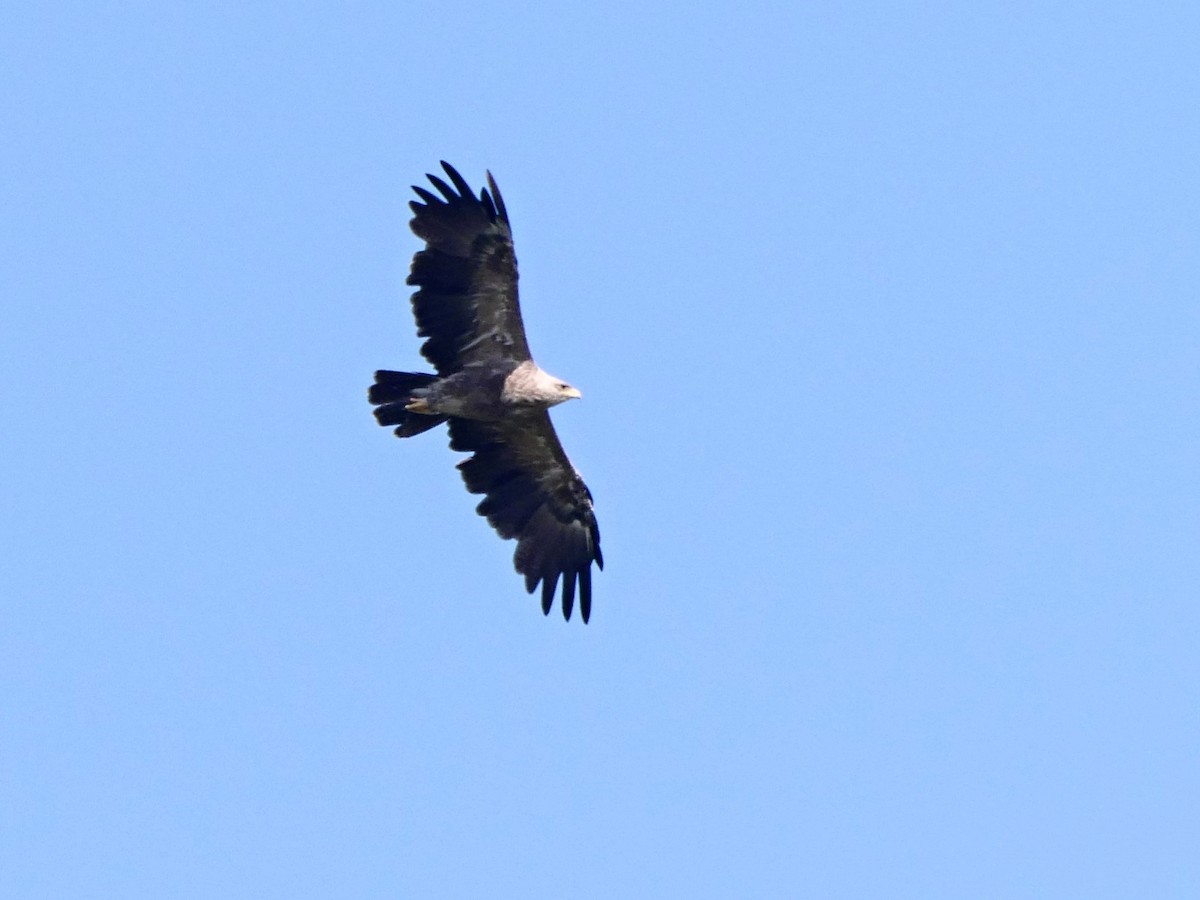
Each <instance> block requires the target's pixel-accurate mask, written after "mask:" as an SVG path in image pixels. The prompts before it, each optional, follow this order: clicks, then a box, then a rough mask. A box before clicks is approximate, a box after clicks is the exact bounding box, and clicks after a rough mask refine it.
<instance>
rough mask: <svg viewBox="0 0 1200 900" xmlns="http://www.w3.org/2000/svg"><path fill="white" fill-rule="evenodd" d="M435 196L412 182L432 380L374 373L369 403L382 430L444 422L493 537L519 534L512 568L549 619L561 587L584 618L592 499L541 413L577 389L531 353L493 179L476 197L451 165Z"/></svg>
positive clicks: (421, 324)
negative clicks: (536, 592) (539, 600)
mask: <svg viewBox="0 0 1200 900" xmlns="http://www.w3.org/2000/svg"><path fill="white" fill-rule="evenodd" d="M442 168H443V169H445V171H446V175H447V176H448V177H449V179H450V184H447V183H446V182H445V181H443V180H442V179H441V178H439V177H438V176H436V175H429V176H428V178H429V181H430V182H431V183H432V184H433V186H434V187H435V188H436V189H437V191H438V194H441V196H440V197H439V196H438V195H437V194H434V193H433V192H432V191H428V190H426V189H425V188H422V187H417V186H415V185H414V186H413V190H414V191H416V194H417V196H418V197H420V202H418V201H416V200H414V201H412V202H410V203H409V206H410V207H411V208H412V211H413V218H412V220H411V222H410V223H409V224H410V226H411V227H412V230H413V233H414V234H416V236H417V237H419V238H420V239H421V240H423V241H424V242H425V249H423V250H419V251H417V253H416V254H415V255H414V256H413V261H412V271H411V272H410V273H409V276H408V283H409V284H411V285H413V286H415V287H416V288H417V290H416V292H415V293H413V295H412V308H413V315H414V317H415V318H416V320H417V335H418V336H420V337H423V338H425V339H426V340H425V343H424V344H422V345H421V355H422V356H424V357H425V359H427V360H428V361H429V362H430V363H431V364H432V365H433V367H434V369H436V370H437V374H436V375H427V374H421V373H416V372H392V371H388V370H381V371H378V372H376V373H375V383H374V384H373V385H371V388H370V391H369V393H368V399H369V400H370V401H371V403H372V404H374V406H375V418H376V419H378V420H379V424H380V425H386V426H394V427H395V432H396V435H397V437H402V438H407V437H412V436H413V435H416V434H420V433H421V432H423V431H428V430H429V429H431V428H434V427H436V426H438V425H440V424H441V423H443V422H446V423H447V424H448V427H449V430H450V447H451V449H453V450H459V451H463V452H466V453H471V454H472V455H471V456H470V457H469V458H468V459H465V460H463V461H462V462H460V463H459V464H458V469H459V471H460V472H461V473H462V477H463V481H465V482H466V485H467V490H468V491H470V492H471V493H472V494H484V495H486V496H485V497H484V499H483V501H482V502H481V503H480V504H479V506H478V507H476V512H478V513H479V515H481V516H484V517H485V518H486V519H487V520H488V522H489V523H490V524H491V526H492V527H493V528H494V529H496V532H497V533H498V534H499V535H500V536H501V537H502V538H505V539H509V538H515V539H516V541H517V549H516V552H515V554H514V555H513V565H514V566H515V567H516V570H517V572H519V573H520V574H521V575H524V576H525V587H526V589H527V590H528V591H529V593H531V594H532V593H533V592H534V590H536V588H537V586H538V584H539V583H540V584H541V586H542V612H544V613H546V614H549V612H550V607H551V606H553V605H554V593H555V590H556V588H557V586H558V583H559V580H560V579H561V580H562V611H563V617H564V618H566V619H568V620H569V619H570V618H571V611H572V609H573V608H574V606H575V597H576V586H578V596H579V612H580V613H581V615H582V616H583V621H584V622H587V620H588V618H589V617H590V616H591V614H592V563H593V562H594V563H596V565H597V566H598V567H599V568H601V569H602V568H604V558H603V557H602V556H601V554H600V528H599V526H598V525H597V524H596V515H595V513H594V512H593V510H592V494H591V492H590V491H589V490H588V488H587V485H586V484H584V483H583V478H582V477H580V475H579V472H578V471H576V469H575V467H574V466H573V465H571V461H570V460H569V459H567V454H566V453H565V452H563V448H562V444H561V443H559V440H558V435H557V434H555V432H554V425H553V424H551V422H550V415H549V413H548V410H549V408H550V407H551V406H556V405H558V404H559V403H562V402H563V401H565V400H570V399H572V398H573V397H579V396H580V394H579V391H577V390H576V389H575V388H573V387H571V385H569V384H567V383H566V382H565V381H562V380H561V379H559V378H556V377H554V376H553V375H551V374H550V373H548V372H545V371H543V370H542V369H540V368H539V367H538V365H537V363H535V362H534V361H533V357H532V355H531V354H530V352H529V344H528V343H527V342H526V340H525V326H524V325H523V324H522V322H521V308H520V305H519V304H518V302H517V259H516V256H515V255H514V253H513V240H512V230H511V227H510V225H509V221H508V211H507V210H506V209H505V208H504V200H503V198H502V197H501V196H500V190H499V188H497V187H496V182H495V181H494V180H493V179H492V175H491V173H490V172H489V173H488V176H487V181H488V187H487V188H484V189H482V190H481V191H480V192H479V196H475V193H474V192H473V191H472V190H471V188H470V187H469V186H468V185H467V182H466V181H465V180H464V179H463V177H462V176H461V175H460V174H459V173H458V172H457V171H456V170H455V169H454V167H453V166H451V165H450V164H449V163H446V162H443V163H442Z"/></svg>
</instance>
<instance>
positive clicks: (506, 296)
mask: <svg viewBox="0 0 1200 900" xmlns="http://www.w3.org/2000/svg"><path fill="white" fill-rule="evenodd" d="M442 168H443V169H445V170H446V174H447V175H448V176H449V177H450V181H451V182H452V185H450V184H447V183H446V182H445V181H443V180H442V179H441V178H438V177H437V176H436V175H430V176H428V178H429V180H430V182H432V184H433V186H434V187H435V188H437V190H438V192H439V193H441V195H442V196H441V197H438V196H437V195H436V194H434V193H432V192H430V191H427V190H425V188H422V187H417V186H416V185H414V186H413V190H414V191H416V192H417V195H418V196H419V197H420V198H421V200H422V201H424V202H417V201H416V200H413V201H412V202H411V203H409V206H410V207H411V208H412V211H413V214H414V215H413V218H412V221H411V222H410V223H409V224H410V225H411V227H412V230H413V233H414V234H416V235H417V237H419V238H421V239H422V240H423V241H425V249H424V250H421V251H418V252H417V253H416V255H414V256H413V261H412V271H411V272H410V273H409V276H408V283H409V284H411V285H415V286H416V287H417V288H418V290H417V291H416V292H415V293H414V294H413V296H412V306H413V314H414V315H415V316H416V319H417V334H418V335H420V336H421V337H424V338H428V340H426V341H425V343H424V344H423V345H422V346H421V353H422V355H423V356H424V357H425V358H426V359H427V360H429V361H430V362H431V363H433V365H434V367H435V368H436V369H437V371H438V374H439V375H449V374H451V373H453V372H457V371H458V370H459V369H461V368H463V366H466V365H469V364H472V363H488V364H494V363H498V362H504V363H508V362H512V363H521V362H524V361H525V360H527V359H529V358H530V354H529V345H528V344H527V343H526V342H525V326H524V325H523V324H522V323H521V308H520V306H519V305H518V303H517V258H516V256H515V254H514V253H513V243H512V231H511V230H510V228H509V224H508V211H507V210H505V208H504V199H503V198H502V197H501V196H500V191H499V189H498V188H497V187H496V182H495V181H494V180H493V179H492V175H491V173H490V172H489V173H488V188H484V189H483V190H481V191H480V192H479V196H478V197H476V196H475V195H474V194H473V193H472V191H471V188H470V187H469V186H468V185H467V182H466V181H465V180H464V179H463V177H462V176H461V175H459V174H458V172H457V171H456V170H455V169H454V167H453V166H451V165H450V164H449V163H447V162H443V163H442ZM489 188H490V191H489Z"/></svg>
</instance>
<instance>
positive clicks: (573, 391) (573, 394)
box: [563, 387, 583, 400]
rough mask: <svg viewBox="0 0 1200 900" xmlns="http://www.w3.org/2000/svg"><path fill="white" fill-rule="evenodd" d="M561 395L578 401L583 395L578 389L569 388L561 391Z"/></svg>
mask: <svg viewBox="0 0 1200 900" xmlns="http://www.w3.org/2000/svg"><path fill="white" fill-rule="evenodd" d="M563 393H564V394H566V395H567V396H568V397H571V398H572V399H574V400H580V399H582V398H583V394H581V393H579V388H573V387H569V388H567V389H566V390H565V391H563Z"/></svg>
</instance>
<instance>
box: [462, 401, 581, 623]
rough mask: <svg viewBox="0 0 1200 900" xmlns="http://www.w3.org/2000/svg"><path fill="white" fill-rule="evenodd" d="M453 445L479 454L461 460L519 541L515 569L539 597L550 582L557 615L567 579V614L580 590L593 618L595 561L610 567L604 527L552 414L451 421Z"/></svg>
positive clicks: (547, 595)
mask: <svg viewBox="0 0 1200 900" xmlns="http://www.w3.org/2000/svg"><path fill="white" fill-rule="evenodd" d="M450 446H451V448H453V449H454V450H465V451H471V452H473V453H474V455H473V456H472V457H471V458H470V459H466V460H463V461H462V462H461V463H459V465H458V468H459V470H460V471H461V472H462V477H463V481H465V482H466V483H467V490H468V491H470V492H471V493H473V494H487V497H486V498H485V499H484V500H483V502H482V503H480V504H479V506H478V507H477V508H476V512H478V513H479V514H480V515H481V516H485V517H486V518H487V520H488V522H489V523H490V524H491V526H492V527H493V528H495V529H496V531H497V533H499V535H500V536H501V537H502V538H506V539H507V538H516V540H517V550H516V553H515V554H514V555H513V565H514V566H516V569H517V571H518V572H520V573H521V574H522V575H524V576H525V588H526V590H528V591H529V593H531V594H532V593H533V592H534V589H535V588H537V586H538V582H541V585H542V612H544V613H547V614H549V612H550V607H551V606H553V605H554V592H555V588H556V587H557V585H558V581H559V578H560V577H561V578H562V610H563V616H564V618H567V619H570V618H571V610H572V609H573V608H574V605H575V588H576V583H578V587H579V612H580V613H581V614H582V615H583V621H584V622H586V621H587V620H588V617H589V616H591V614H592V562H593V561H594V562H595V563H596V565H597V566H598V567H599V568H601V569H603V568H604V557H603V556H601V554H600V526H599V525H598V524H597V523H596V515H595V513H594V512H593V511H592V494H591V492H590V491H589V490H588V489H587V485H586V484H584V483H583V479H582V478H581V477H580V475H579V473H578V472H577V471H576V470H575V467H574V466H572V465H571V462H570V460H568V459H567V455H566V453H564V452H563V448H562V444H561V443H559V440H558V435H557V434H555V433H554V426H553V425H552V424H551V422H550V416H549V414H547V413H546V412H545V411H540V412H536V413H529V414H527V415H522V416H519V417H516V418H513V419H509V420H506V421H504V422H476V421H472V420H469V419H458V418H452V419H451V420H450Z"/></svg>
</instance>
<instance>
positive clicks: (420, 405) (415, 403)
mask: <svg viewBox="0 0 1200 900" xmlns="http://www.w3.org/2000/svg"><path fill="white" fill-rule="evenodd" d="M404 408H405V409H406V410H408V411H409V412H414V413H423V414H424V415H427V416H432V415H434V411H433V410H432V409H430V408H429V401H428V400H425V399H423V398H419V397H414V398H413V399H412V400H409V401H408V402H407V403H405V404H404Z"/></svg>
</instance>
